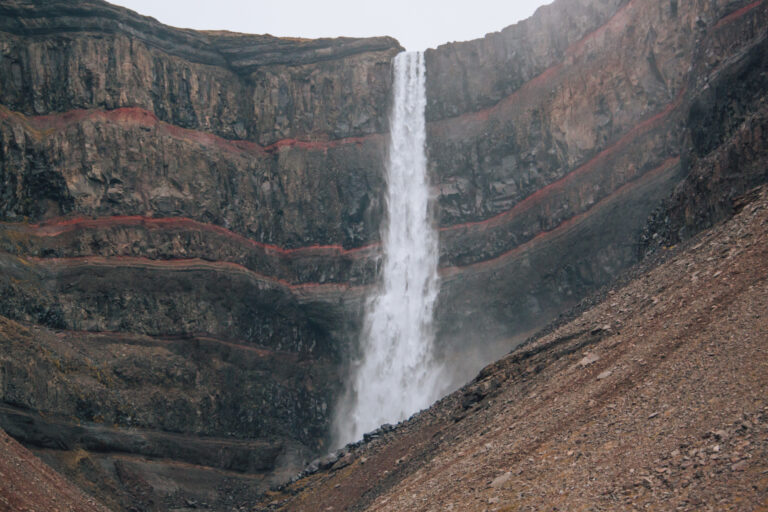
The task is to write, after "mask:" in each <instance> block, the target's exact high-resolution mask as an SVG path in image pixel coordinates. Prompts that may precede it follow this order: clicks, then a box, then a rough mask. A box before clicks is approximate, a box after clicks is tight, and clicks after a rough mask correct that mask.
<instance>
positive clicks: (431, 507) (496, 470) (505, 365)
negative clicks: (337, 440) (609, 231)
mask: <svg viewBox="0 0 768 512" xmlns="http://www.w3.org/2000/svg"><path fill="white" fill-rule="evenodd" d="M739 209H740V211H739V212H738V213H737V214H736V215H735V216H734V217H733V218H732V219H730V220H729V221H727V222H726V223H723V224H720V225H718V226H716V227H715V228H713V229H711V230H709V231H707V232H704V233H702V234H700V235H699V236H697V237H696V238H694V239H692V240H690V241H689V242H687V243H686V244H684V245H683V246H681V247H672V248H666V249H662V250H661V251H660V253H658V254H657V255H656V256H654V257H651V258H650V260H648V261H646V262H645V263H644V264H642V265H641V266H638V267H637V268H635V269H634V270H633V271H632V272H630V273H629V274H628V275H627V276H625V278H624V279H623V280H622V282H621V283H620V284H617V285H616V286H614V287H613V288H611V289H609V290H605V291H604V292H602V293H601V294H600V295H599V296H598V297H595V298H593V299H591V301H589V302H587V303H583V304H582V305H581V306H580V307H579V308H577V310H575V311H574V312H572V313H571V314H570V315H568V317H567V318H562V319H561V320H560V321H559V322H558V323H557V324H555V325H553V326H552V327H550V328H549V329H547V330H545V331H544V332H543V333H540V334H539V335H537V336H536V337H534V338H532V339H531V340H529V342H528V343H527V344H525V345H524V346H523V347H521V348H519V349H517V350H514V351H513V352H512V353H510V354H509V355H508V356H506V357H505V358H503V359H502V360H500V361H498V362H496V363H494V364H492V365H490V366H488V367H487V368H485V369H484V370H483V371H482V372H481V373H480V374H479V376H478V377H477V378H476V379H475V380H474V381H473V382H471V383H470V384H468V385H467V386H465V387H464V388H462V389H461V390H459V391H457V392H455V393H453V394H452V395H450V396H448V397H446V398H444V399H443V400H441V401H440V402H438V403H437V404H435V405H434V406H433V407H432V408H431V409H429V410H427V411H424V412H422V413H421V414H419V415H417V416H415V417H413V418H412V419H411V420H409V421H407V422H404V423H403V424H401V425H399V426H397V428H394V429H383V430H382V429H380V430H379V431H377V432H375V433H373V435H369V436H368V440H367V442H365V443H363V444H360V445H358V446H356V447H353V448H349V449H347V450H346V451H344V452H342V453H341V454H339V455H340V456H338V460H336V459H337V456H333V457H330V458H328V459H325V460H324V461H322V462H321V464H320V467H321V468H324V469H321V470H319V471H317V472H315V473H313V474H310V475H308V476H306V477H305V478H303V479H300V480H298V481H296V482H294V483H293V484H291V485H289V486H287V487H284V488H282V489H281V490H279V491H275V492H271V493H270V494H269V495H268V496H267V497H266V498H265V501H264V502H263V503H261V504H259V505H257V506H256V507H255V509H256V510H282V511H340V510H377V511H404V510H408V511H415V510H424V511H443V510H455V511H534V510H536V511H544V510H547V511H555V510H559V511H578V510H584V511H587V510H589V511H597V510H605V511H613V510H712V511H725V510H740V511H742V510H743V511H766V510H768V188H764V189H762V190H756V191H753V192H752V193H751V194H750V195H748V196H745V197H744V198H742V199H741V201H740V204H739Z"/></svg>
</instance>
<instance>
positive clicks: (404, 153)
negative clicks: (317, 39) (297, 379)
mask: <svg viewBox="0 0 768 512" xmlns="http://www.w3.org/2000/svg"><path fill="white" fill-rule="evenodd" d="M394 73H395V81H394V98H393V107H392V114H391V119H390V132H391V134H390V148H389V158H388V165H387V196H386V201H387V220H386V222H385V226H384V229H383V232H382V241H383V252H384V254H383V271H382V275H381V284H380V287H379V289H378V291H377V293H375V294H374V295H373V296H372V297H370V298H369V299H368V303H367V305H366V312H365V321H364V329H363V335H362V339H361V347H360V348H361V351H360V354H361V355H360V359H359V360H358V361H356V362H355V363H354V364H353V367H352V372H351V378H350V380H349V383H348V387H347V390H346V393H345V394H344V396H343V397H342V399H341V400H340V402H339V405H338V407H337V412H336V416H335V421H334V444H335V446H337V447H338V446H342V445H344V444H346V443H347V442H352V441H355V440H358V439H360V438H361V437H362V436H363V434H364V433H366V432H369V431H371V430H374V429H376V428H377V427H379V426H380V425H382V424H385V423H397V422H398V421H401V420H403V419H406V418H408V417H409V416H411V415H412V414H413V413H415V412H417V411H419V410H421V409H423V408H426V407H428V406H429V405H431V404H432V402H434V401H435V400H436V399H437V398H439V397H440V396H441V394H442V393H443V392H444V391H445V390H446V387H445V383H446V379H445V378H444V375H443V368H442V366H441V365H440V364H439V363H438V362H437V361H436V360H435V357H434V353H433V350H434V347H433V342H434V330H433V325H432V324H433V316H434V304H435V300H436V299H437V294H438V291H439V277H438V274H437V265H438V238H437V233H436V230H435V228H434V225H433V219H432V214H431V205H430V187H429V178H428V176H427V158H426V154H425V144H426V128H425V117H424V111H425V107H426V92H425V73H426V70H425V66H424V58H423V54H421V53H417V52H408V53H401V54H399V55H398V56H397V57H396V58H395V62H394Z"/></svg>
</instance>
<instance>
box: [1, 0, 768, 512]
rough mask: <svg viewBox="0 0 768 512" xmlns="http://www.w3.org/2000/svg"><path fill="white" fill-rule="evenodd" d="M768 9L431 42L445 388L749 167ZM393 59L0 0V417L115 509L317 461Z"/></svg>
mask: <svg viewBox="0 0 768 512" xmlns="http://www.w3.org/2000/svg"><path fill="white" fill-rule="evenodd" d="M767 18H768V2H766V1H764V0H761V1H753V2H749V1H743V0H739V1H726V0H718V1H716V2H699V3H694V2H687V3H683V2H677V1H675V0H630V1H626V0H622V1H613V0H606V1H593V0H560V1H558V2H556V3H555V4H553V5H551V6H547V7H544V8H542V9H540V10H539V11H538V12H537V14H536V15H535V16H534V17H533V18H532V19H530V20H527V21H525V22H522V23H520V24H518V25H515V26H512V27H509V28H507V29H505V30H504V31H502V32H500V33H498V34H492V35H489V36H488V37H486V38H485V39H482V40H477V41H470V42H467V43H455V44H451V45H446V46H442V47H440V48H438V49H436V50H430V51H428V52H427V55H426V61H427V72H428V100H429V104H428V108H427V117H428V137H429V140H428V146H429V147H428V150H429V156H430V166H431V167H430V170H431V172H432V174H433V179H434V191H435V195H436V197H437V206H438V207H437V210H438V211H437V217H438V222H439V228H440V243H441V255H440V265H441V276H442V291H441V295H440V300H439V307H438V311H437V325H438V329H439V332H438V342H439V344H440V347H441V350H442V351H443V352H444V355H446V356H447V357H448V359H449V361H451V363H450V364H454V366H455V370H456V371H455V376H454V378H455V381H456V384H459V383H461V382H462V381H463V379H466V378H469V377H471V375H472V374H473V372H475V371H476V369H477V368H479V367H481V366H482V365H483V364H485V363H487V362H488V361H489V360H491V359H493V357H494V356H495V355H497V354H500V353H503V352H506V351H508V350H510V349H511V348H512V347H513V346H515V345H516V344H517V343H519V341H522V339H524V338H525V337H526V335H527V334H528V333H529V332H530V331H532V330H536V329H538V328H540V327H541V326H543V325H544V324H546V323H547V322H548V321H550V320H551V319H553V318H555V317H556V316H557V315H558V314H561V313H562V312H564V311H565V310H567V309H568V308H570V307H572V306H573V305H574V304H576V303H577V302H578V301H579V300H581V299H582V298H584V297H585V296H587V295H589V294H590V293H592V292H593V291H595V290H596V289H598V288H599V287H601V286H602V285H604V284H606V283H608V282H610V281H611V280H612V279H613V278H614V277H615V276H616V275H618V274H619V273H620V272H621V271H622V270H624V269H626V268H627V267H628V266H630V265H632V264H633V263H635V262H636V261H638V259H639V258H640V257H641V256H642V255H643V254H645V253H646V252H647V251H648V250H653V249H654V248H656V247H659V246H663V245H666V244H671V243H674V242H675V241H676V240H678V239H680V238H684V237H685V236H688V234H690V233H692V232H694V231H696V230H698V229H701V228H702V227H705V226H706V225H709V224H711V223H712V222H715V221H717V220H718V219H720V218H722V217H723V216H725V215H728V214H730V212H732V211H733V209H734V207H736V208H738V200H737V198H738V197H739V196H740V195H742V194H743V193H744V192H746V191H748V190H749V189H750V187H752V186H754V185H756V184H759V183H761V182H764V181H765V178H766V175H765V169H766V168H768V166H766V165H765V162H766V158H765V154H766V152H765V150H766V141H765V134H766V133H768V129H766V119H768V117H766V116H767V115H768V112H766V107H765V101H766V98H765V93H766V89H767V88H766V84H765V75H766V73H765V71H766V64H767V63H766V60H765V55H768V51H766V50H767V49H768V48H766V30H765V27H766V25H767V23H766V21H767ZM400 50H401V49H400V47H399V45H398V44H397V43H396V42H395V41H394V40H392V39H389V38H374V39H334V40H313V41H309V40H306V41H305V40H293V39H291V40H286V39H279V38H273V37H271V36H251V35H243V34H232V33H218V32H204V33H203V32H195V31H189V30H178V29H172V28H169V27H165V26H163V25H161V24H159V23H157V22H155V21H154V20H151V19H149V18H144V17H141V16H138V15H136V14H135V13H132V12H130V11H127V10H125V9H122V8H119V7H114V6H111V5H109V4H106V3H103V2H99V1H96V0H84V1H78V2H65V1H55V2H45V3H39V2H31V1H21V0H11V1H6V2H3V4H2V5H0V294H2V301H0V344H1V346H3V347H4V348H3V350H2V351H0V352H1V353H2V354H3V355H2V356H0V393H2V394H1V395H0V398H2V403H1V404H0V427H3V428H5V430H7V431H8V432H9V433H10V434H12V435H13V436H15V437H17V438H19V439H21V440H22V441H23V442H24V443H26V444H27V446H30V447H33V448H35V449H36V450H37V451H38V453H39V454H41V455H42V456H43V457H44V458H45V460H46V461H47V462H49V463H50V464H52V465H54V466H55V467H57V468H58V469H59V470H61V471H63V472H65V473H66V474H68V475H70V476H71V477H72V478H74V479H75V480H76V481H78V482H79V483H80V485H82V486H84V487H86V488H88V489H89V490H90V491H91V492H93V493H94V494H96V495H98V496H100V497H101V498H102V499H104V500H105V502H107V503H108V504H109V505H110V506H112V507H113V508H118V509H121V508H125V509H127V508H130V507H134V508H138V509H149V510H167V509H169V508H174V507H188V506H191V505H190V503H193V504H194V505H195V506H198V505H199V506H203V504H205V505H207V506H211V507H214V508H215V507H218V508H222V507H230V506H238V505H240V504H244V503H248V502H249V501H250V500H251V498H252V497H253V496H254V495H255V494H258V493H259V492H261V491H262V490H264V489H265V488H266V487H268V486H269V485H270V484H271V483H273V482H275V481H279V480H280V479H284V478H285V477H289V476H290V475H291V473H292V472H293V471H296V470H297V469H298V468H300V467H301V465H302V464H304V463H305V462H306V461H308V460H310V459H311V458H313V457H314V456H316V455H317V454H320V453H322V452H323V451H324V450H325V446H324V439H325V437H326V435H327V431H328V425H329V419H330V418H329V416H330V413H331V411H332V410H333V402H334V400H335V399H336V397H337V396H338V392H339V390H340V389H341V386H342V379H343V378H344V368H345V364H346V363H347V360H348V359H349V357H350V354H351V353H353V348H354V347H353V345H354V343H355V342H356V340H357V337H358V335H359V331H360V327H361V316H362V308H363V304H364V299H365V296H366V294H367V293H369V292H370V291H371V290H372V289H373V286H374V285H375V283H376V278H377V272H378V267H379V264H380V248H379V245H378V240H379V227H380V224H381V220H382V215H383V211H384V208H383V206H384V205H383V199H382V198H383V194H384V178H383V176H384V169H383V165H384V162H385V160H386V159H385V158H384V157H385V155H386V151H387V148H386V140H387V137H386V131H387V113H388V110H389V102H390V92H391V91H390V89H391V59H392V57H393V56H394V55H395V54H396V53H397V52H398V51H400ZM734 201H735V202H734ZM649 216H650V220H649ZM454 362H455V363H454ZM73 460H74V461H75V462H73ZM190 500H191V501H190Z"/></svg>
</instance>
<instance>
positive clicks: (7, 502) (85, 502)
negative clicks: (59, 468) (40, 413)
mask: <svg viewBox="0 0 768 512" xmlns="http://www.w3.org/2000/svg"><path fill="white" fill-rule="evenodd" d="M35 510H45V511H50V512H75V511H77V512H104V511H106V510H107V509H105V508H104V507H103V506H101V505H99V504H98V503H97V502H96V500H94V499H93V498H91V497H89V496H86V495H85V494H83V492H82V491H81V490H79V489H78V488H77V487H75V486H73V485H72V484H71V483H69V482H67V481H66V480H65V479H64V478H62V477H61V476H60V475H59V474H58V473H56V472H55V471H53V470H52V469H51V468H50V467H48V466H46V465H45V464H43V463H42V462H41V461H40V460H39V459H37V458H36V457H35V456H34V455H32V454H31V453H30V452H29V451H27V450H26V449H25V448H24V447H23V446H21V445H20V444H19V443H17V442H16V441H14V440H13V439H11V438H10V437H8V435H7V434H6V433H5V432H3V431H2V430H0V511H4V512H5V511H8V512H11V511H12V512H33V511H35Z"/></svg>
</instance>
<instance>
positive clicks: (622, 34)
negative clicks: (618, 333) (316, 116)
mask: <svg viewBox="0 0 768 512" xmlns="http://www.w3.org/2000/svg"><path fill="white" fill-rule="evenodd" d="M767 19H768V8H767V7H766V4H765V2H761V1H758V2H754V1H753V2H746V1H735V2H733V1H720V2H709V3H708V4H706V5H704V4H696V3H691V2H688V3H682V2H675V1H671V2H670V1H666V0H665V1H640V0H633V1H629V2H626V1H624V2H586V1H585V2H581V1H571V2H565V1H563V2H556V3H555V4H553V5H550V6H546V7H543V8H541V9H540V10H539V11H538V12H537V14H536V15H535V16H534V17H533V18H532V19H530V20H527V21H525V22H522V23H519V24H518V25H515V26H513V27H509V28H507V29H505V30H504V31H502V32H500V33H496V34H491V35H489V36H487V37H486V38H485V39H482V40H478V41H470V42H466V43H454V44H449V45H445V46H441V47H440V48H438V49H437V50H430V51H428V52H427V56H426V57H427V70H428V95H429V106H428V117H429V121H430V122H429V150H430V151H429V154H430V162H431V166H432V169H433V172H434V176H435V189H436V190H435V192H436V194H437V197H438V202H439V222H440V228H441V265H442V267H443V270H442V272H443V276H444V281H443V288H442V293H441V296H440V308H439V310H438V323H439V325H440V338H442V340H443V343H444V344H446V345H449V346H455V347H459V348H460V349H461V350H467V351H472V352H474V351H476V350H477V349H476V347H475V346H472V344H468V343H467V342H466V340H467V339H470V338H471V337H472V335H475V334H476V333H477V332H481V333H483V334H485V335H486V336H487V337H488V338H490V339H507V340H510V339H511V340H512V343H514V340H515V339H518V340H519V338H520V335H521V333H525V332H528V331H530V330H535V329H536V328H538V327H541V325H542V321H546V320H549V319H552V318H554V317H555V316H557V314H559V313H561V312H562V311H564V310H565V309H567V308H568V307H570V306H572V305H574V304H575V303H577V302H578V301H579V300H580V299H581V298H583V297H584V296H585V295H586V294H588V293H590V292H591V291H593V290H595V289H597V288H598V287H600V286H602V285H604V284H606V283H608V282H609V281H610V280H611V279H612V278H613V277H615V276H616V275H617V274H618V273H619V272H621V271H622V270H623V269H625V268H627V267H628V266H629V265H631V264H633V263H635V262H636V261H638V258H639V255H638V247H639V246H641V245H643V244H644V243H645V242H642V241H641V240H642V239H643V237H644V236H645V237H646V238H647V237H649V236H652V234H653V233H655V232H657V231H659V230H660V229H661V226H659V225H658V222H657V223H656V224H654V226H651V227H650V228H647V229H646V228H645V226H646V221H647V219H648V217H649V215H651V213H652V212H653V211H654V210H655V209H656V208H657V207H658V206H659V204H660V201H661V200H662V199H663V198H665V197H667V196H668V194H669V193H670V191H671V190H673V189H674V188H675V186H676V185H677V184H678V183H680V182H681V180H685V182H687V183H690V185H688V186H686V188H684V190H681V191H680V192H678V193H677V197H678V199H677V200H672V199H671V200H670V202H668V204H667V205H666V206H662V207H661V208H660V210H661V212H662V213H660V214H658V215H659V216H660V217H662V218H667V213H666V212H667V211H668V210H669V209H670V208H676V209H677V211H678V212H681V210H685V211H686V212H688V213H685V214H682V213H677V214H675V215H676V216H677V217H685V218H686V219H687V220H686V221H685V222H687V223H688V226H689V228H688V232H689V233H692V232H695V231H696V230H697V229H701V228H703V227H705V226H706V225H711V222H712V220H718V219H720V218H722V217H723V215H722V213H723V212H727V211H729V209H730V206H728V205H729V204H730V201H731V199H732V198H734V197H736V196H738V195H739V194H740V193H743V192H744V191H746V190H747V189H748V188H749V187H750V186H755V185H756V184H758V183H761V182H763V181H764V180H765V173H764V171H761V170H760V165H762V164H763V163H764V162H765V143H764V141H762V136H761V135H760V134H761V133H762V131H761V129H760V126H761V125H762V124H763V123H764V122H765V113H764V111H763V110H764V109H763V107H762V106H761V105H762V104H763V103H764V101H765V97H766V87H765V84H764V76H765V70H766V63H765V59H764V55H765V49H764V46H765V41H766V31H765V26H766V21H767ZM449 77H453V79H451V78H449ZM744 123H746V124H744ZM747 125H748V126H747ZM758 139H759V140H758ZM713 160H715V161H717V162H721V163H714V164H713V163H712V161H713ZM705 161H706V162H709V163H705ZM725 161H727V163H725ZM724 166H728V169H729V171H721V170H718V169H721V168H723V167H724ZM713 168H714V169H713ZM696 169H699V170H698V171H697V170H696ZM713 170H714V172H712V171H713ZM694 174H699V175H700V176H699V177H697V178H693V177H692V176H693V175H694ZM723 174H728V176H727V177H725V176H722V175H723ZM704 189H706V190H704ZM681 197H687V199H685V200H681ZM698 202H703V203H704V205H703V206H702V207H701V208H703V209H705V210H706V211H707V212H708V213H707V214H706V215H704V214H701V215H699V218H697V219H692V218H691V217H692V214H691V213H690V209H691V208H690V207H689V206H687V205H689V204H693V203H698ZM718 202H722V203H723V204H722V205H721V206H719V207H718V206H714V204H715V203H718ZM680 203H683V204H682V205H681V204H680ZM675 205H680V206H675ZM718 211H719V212H721V213H720V214H718V213H717V212H718ZM703 217H707V218H708V219H709V220H708V221H706V222H704V221H702V218H703ZM680 222H681V221H678V224H679V223H680ZM676 229H677V228H676ZM644 230H645V231H646V232H650V233H651V234H650V235H649V234H647V233H646V235H642V233H643V231H644ZM508 347H509V341H507V342H505V343H503V344H502V346H501V347H500V350H506V349H508ZM480 352H482V349H481V350H480ZM481 359H482V357H481Z"/></svg>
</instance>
